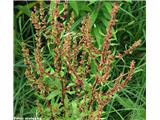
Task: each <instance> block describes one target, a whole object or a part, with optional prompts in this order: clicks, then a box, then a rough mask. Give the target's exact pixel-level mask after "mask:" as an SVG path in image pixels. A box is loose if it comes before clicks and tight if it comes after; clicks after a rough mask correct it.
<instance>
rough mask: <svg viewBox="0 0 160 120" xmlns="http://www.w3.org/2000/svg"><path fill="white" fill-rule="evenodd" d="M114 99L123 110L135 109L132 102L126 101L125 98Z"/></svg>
mask: <svg viewBox="0 0 160 120" xmlns="http://www.w3.org/2000/svg"><path fill="white" fill-rule="evenodd" d="M116 99H117V101H118V102H119V103H120V104H121V105H123V106H124V107H125V108H136V104H134V103H133V101H132V100H130V99H127V98H125V97H119V96H116Z"/></svg>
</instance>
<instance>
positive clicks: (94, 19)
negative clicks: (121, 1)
mask: <svg viewBox="0 0 160 120" xmlns="http://www.w3.org/2000/svg"><path fill="white" fill-rule="evenodd" d="M98 11H99V10H97V9H95V10H94V11H93V12H92V14H91V27H92V26H93V24H94V23H95V21H96V19H97V16H98Z"/></svg>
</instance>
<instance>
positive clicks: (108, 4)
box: [103, 2, 112, 14]
mask: <svg viewBox="0 0 160 120" xmlns="http://www.w3.org/2000/svg"><path fill="white" fill-rule="evenodd" d="M103 4H104V7H105V8H106V9H107V11H106V12H108V13H109V14H111V12H112V4H111V3H110V2H104V3H103Z"/></svg>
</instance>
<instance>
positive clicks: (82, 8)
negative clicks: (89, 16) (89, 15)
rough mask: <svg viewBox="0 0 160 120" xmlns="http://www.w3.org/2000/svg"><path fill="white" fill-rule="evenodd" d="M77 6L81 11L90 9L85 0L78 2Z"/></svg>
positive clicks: (89, 10)
mask: <svg viewBox="0 0 160 120" xmlns="http://www.w3.org/2000/svg"><path fill="white" fill-rule="evenodd" d="M78 8H79V10H82V11H88V12H91V11H92V9H91V8H90V7H88V6H87V4H86V3H85V2H79V3H78Z"/></svg>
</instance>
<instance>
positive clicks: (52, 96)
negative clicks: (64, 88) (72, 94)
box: [46, 90, 61, 100]
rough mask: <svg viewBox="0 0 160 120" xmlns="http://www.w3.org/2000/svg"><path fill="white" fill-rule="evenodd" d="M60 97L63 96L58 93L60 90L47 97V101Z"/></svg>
mask: <svg viewBox="0 0 160 120" xmlns="http://www.w3.org/2000/svg"><path fill="white" fill-rule="evenodd" d="M57 95H58V96H60V95H61V91H58V90H55V91H53V92H51V93H50V94H49V95H48V96H47V98H46V99H47V100H51V99H54V97H56V96H57Z"/></svg>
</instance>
